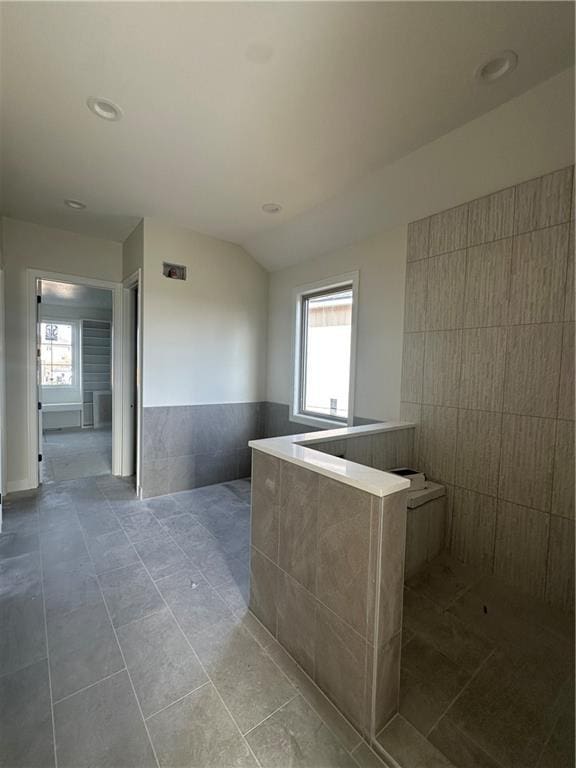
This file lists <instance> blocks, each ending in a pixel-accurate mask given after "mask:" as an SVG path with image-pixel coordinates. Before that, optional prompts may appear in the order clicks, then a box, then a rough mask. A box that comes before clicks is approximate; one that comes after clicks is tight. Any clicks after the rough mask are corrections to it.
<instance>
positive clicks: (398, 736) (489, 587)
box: [379, 555, 574, 768]
mask: <svg viewBox="0 0 576 768" xmlns="http://www.w3.org/2000/svg"><path fill="white" fill-rule="evenodd" d="M403 642H404V645H403V648H402V678H401V702H400V715H399V716H397V717H396V718H395V720H394V721H393V722H391V723H390V724H389V725H388V726H387V727H386V728H385V729H384V731H383V732H382V733H381V734H380V736H379V740H380V742H381V743H382V744H383V745H384V746H385V748H386V749H387V750H388V752H389V753H390V754H391V755H392V756H393V757H395V759H396V760H397V761H398V762H399V763H400V764H401V765H402V766H406V768H414V767H415V766H417V765H422V766H427V767H428V766H438V768H446V767H447V766H449V765H452V764H453V765H454V766H457V767H458V768H536V767H537V768H573V766H574V665H573V617H569V616H567V615H566V614H562V613H558V612H556V611H555V610H553V609H550V608H548V607H546V606H544V605H542V604H541V605H539V604H537V603H536V602H535V601H534V600H531V599H528V598H525V597H523V596H522V595H520V594H518V593H517V592H516V591H515V590H512V589H509V588H504V587H502V586H501V585H499V584H497V583H496V582H494V581H493V580H492V579H490V578H487V577H483V576H482V575H480V574H478V573H477V572H475V571H474V570H471V569H469V568H466V567H464V566H462V565H459V564H458V563H456V562H454V561H452V560H451V559H450V558H448V557H447V556H445V555H442V556H440V557H439V558H437V559H436V560H435V561H434V562H433V563H431V564H430V565H429V567H428V568H427V569H425V570H424V571H423V572H422V573H420V574H418V575H416V576H415V577H413V578H412V579H410V580H409V581H408V584H407V586H406V591H405V598H404V633H403ZM446 758H449V760H447V759H446Z"/></svg>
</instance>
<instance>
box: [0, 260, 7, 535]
mask: <svg viewBox="0 0 576 768" xmlns="http://www.w3.org/2000/svg"><path fill="white" fill-rule="evenodd" d="M4 285H5V279H4V267H3V266H2V265H1V264H0V494H1V501H0V532H1V531H2V503H3V501H4V499H5V498H6V491H7V473H6V334H5V303H4Z"/></svg>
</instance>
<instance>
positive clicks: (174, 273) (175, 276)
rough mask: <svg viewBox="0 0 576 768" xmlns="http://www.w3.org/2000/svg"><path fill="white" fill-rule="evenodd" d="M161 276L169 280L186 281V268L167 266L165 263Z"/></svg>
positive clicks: (175, 265)
mask: <svg viewBox="0 0 576 768" xmlns="http://www.w3.org/2000/svg"><path fill="white" fill-rule="evenodd" d="M162 274H163V275H164V277H169V278H170V279H171V280H186V267H184V266H182V264H169V263H168V262H167V261H165V262H164V263H163V264H162Z"/></svg>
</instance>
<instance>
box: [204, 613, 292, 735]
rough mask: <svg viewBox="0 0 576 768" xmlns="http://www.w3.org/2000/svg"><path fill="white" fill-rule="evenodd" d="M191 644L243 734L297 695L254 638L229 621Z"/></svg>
mask: <svg viewBox="0 0 576 768" xmlns="http://www.w3.org/2000/svg"><path fill="white" fill-rule="evenodd" d="M192 645H193V646H194V649H195V650H196V652H197V653H198V655H199V656H200V660H201V661H202V663H203V664H204V666H205V667H206V670H207V672H208V674H209V675H210V678H211V679H212V681H213V683H214V685H215V686H216V688H217V690H218V692H219V693H220V695H221V696H222V698H223V699H224V703H225V704H226V706H227V707H228V708H229V709H230V712H231V714H232V716H233V717H234V719H235V720H236V722H237V723H238V725H239V726H240V729H241V730H242V732H243V733H246V732H247V731H248V730H250V729H251V728H254V726H255V725H258V723H260V722H262V720H263V719H264V718H265V717H268V715H270V714H272V712H274V710H276V709H278V708H279V707H281V706H282V705H283V704H285V703H286V702H287V701H288V700H289V699H291V698H292V697H293V696H294V695H295V693H296V690H295V688H294V687H293V686H292V685H291V684H290V683H289V682H288V681H287V680H286V678H285V677H284V675H282V673H281V672H280V670H279V669H278V668H277V667H276V665H275V664H274V663H273V662H272V660H271V659H270V658H269V657H268V656H267V655H266V653H265V652H264V650H263V649H262V648H261V647H260V646H259V645H258V643H257V642H256V641H255V640H254V639H253V638H252V636H251V635H249V634H248V632H246V630H244V629H242V628H241V627H239V626H237V625H235V624H231V623H230V622H229V621H221V622H219V623H218V624H216V625H213V626H212V627H210V628H209V629H207V630H205V631H204V632H203V633H201V634H200V635H196V636H195V637H194V638H193V639H192Z"/></svg>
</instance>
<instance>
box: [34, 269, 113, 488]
mask: <svg viewBox="0 0 576 768" xmlns="http://www.w3.org/2000/svg"><path fill="white" fill-rule="evenodd" d="M26 273H27V275H26V276H27V283H28V289H27V290H28V345H27V346H28V408H27V421H28V424H27V433H28V478H27V480H28V488H37V487H38V485H39V483H40V471H39V469H40V468H39V462H38V446H39V445H40V434H39V429H38V387H37V364H38V360H37V344H38V338H37V327H36V322H37V311H38V303H37V299H36V285H37V281H38V280H54V281H56V282H60V283H72V284H74V285H86V286H89V287H91V288H104V289H107V290H109V291H112V382H111V384H112V474H113V475H121V474H122V442H123V429H122V424H123V415H122V410H123V406H124V403H123V398H122V396H121V393H122V391H123V386H122V378H123V354H122V345H123V333H122V325H123V311H122V309H123V308H122V303H123V302H122V299H123V295H122V283H114V282H110V281H108V280H98V279H96V278H91V277H80V276H79V275H67V274H63V273H61V272H49V271H47V270H40V269H27V270H26Z"/></svg>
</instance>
